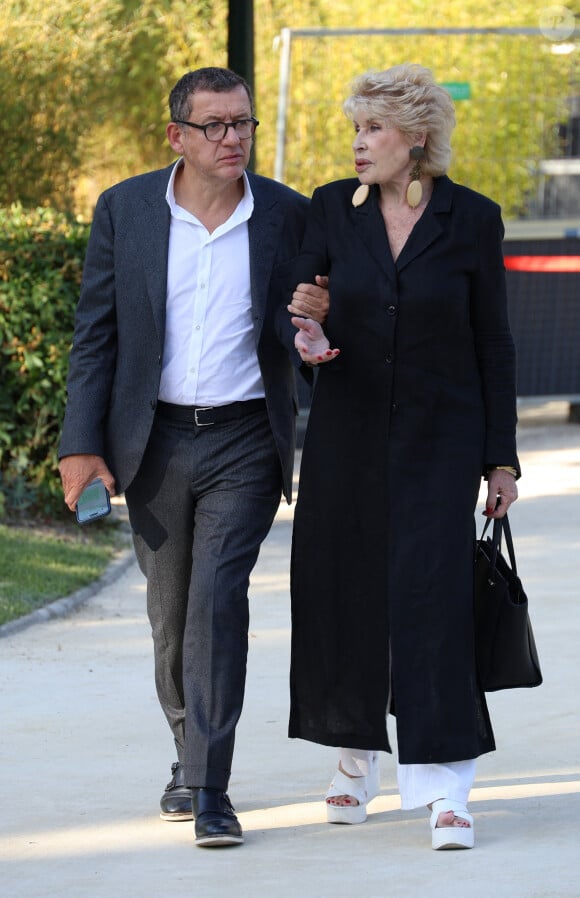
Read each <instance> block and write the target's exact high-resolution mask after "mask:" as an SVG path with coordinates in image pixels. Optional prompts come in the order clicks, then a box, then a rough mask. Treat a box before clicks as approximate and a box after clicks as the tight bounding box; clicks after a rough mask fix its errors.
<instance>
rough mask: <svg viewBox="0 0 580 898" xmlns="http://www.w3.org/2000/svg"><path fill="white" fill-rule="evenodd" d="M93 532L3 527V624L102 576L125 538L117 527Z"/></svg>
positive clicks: (0, 571)
mask: <svg viewBox="0 0 580 898" xmlns="http://www.w3.org/2000/svg"><path fill="white" fill-rule="evenodd" d="M90 527H91V528H92V529H91V530H90V531H89V529H88V527H86V528H84V529H82V530H81V529H80V528H78V527H77V528H75V529H74V530H73V529H72V528H70V527H30V526H7V525H5V524H0V625H1V624H5V623H7V622H8V621H11V620H15V619H16V618H19V617H23V616H24V615H26V614H30V612H31V611H34V610H35V609H36V608H41V607H42V606H43V605H47V604H49V603H50V602H53V601H55V600H56V599H60V598H63V597H64V596H68V595H70V594H71V593H73V592H76V590H77V589H80V588H81V587H83V586H87V585H88V584H89V583H91V582H92V581H93V580H96V579H97V578H98V577H100V576H101V574H102V573H103V572H104V571H105V569H106V567H107V565H108V563H109V561H110V560H111V558H112V557H113V555H114V554H115V551H116V549H117V548H118V547H119V546H120V545H121V544H122V537H121V534H120V533H119V532H118V529H117V527H116V526H115V525H111V524H108V523H107V524H104V525H101V526H99V524H98V523H97V522H95V524H91V525H90Z"/></svg>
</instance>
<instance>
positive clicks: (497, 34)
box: [275, 14, 580, 219]
mask: <svg viewBox="0 0 580 898" xmlns="http://www.w3.org/2000/svg"><path fill="white" fill-rule="evenodd" d="M570 17H571V18H570V19H569V20H566V21H564V22H560V23H554V22H552V23H550V22H546V23H544V25H543V27H541V28H408V29H392V28H380V29H359V28H352V29H346V28H344V29H323V28H303V29H284V30H283V31H282V32H281V34H280V36H279V48H280V82H279V100H278V121H277V149H276V164H275V177H276V178H277V179H279V180H281V181H284V182H285V183H286V184H289V185H290V186H292V187H295V188H296V189H298V190H301V191H302V192H303V193H306V194H310V193H311V192H312V188H313V186H316V185H317V184H321V183H324V182H326V181H330V180H333V179H335V178H343V177H351V176H353V174H354V171H353V166H352V150H351V142H352V137H353V132H352V126H351V124H350V122H348V120H347V119H346V118H345V116H344V114H343V113H342V101H343V100H344V98H345V97H346V96H347V95H348V92H349V85H350V82H351V81H352V79H353V78H354V77H355V76H356V75H358V74H360V73H362V72H363V71H366V70H368V69H385V68H389V67H390V66H391V65H395V64H398V63H401V62H418V63H421V64H422V65H426V66H428V67H429V68H431V69H432V71H433V73H434V75H435V77H436V78H437V80H438V82H439V83H441V84H444V85H445V86H447V88H448V90H449V92H450V93H451V95H452V97H454V99H455V108H456V117H457V127H456V129H455V132H454V136H453V141H452V143H453V150H454V154H453V162H452V166H451V169H450V176H451V177H452V178H454V179H455V180H457V181H459V182H461V183H463V184H466V185H468V186H470V187H472V188H473V189H475V190H480V191H481V192H483V193H486V194H487V195H489V196H491V197H492V198H493V199H495V200H496V201H497V202H499V203H500V204H501V206H502V208H503V212H504V217H505V218H507V219H521V218H537V217H541V216H554V217H556V216H562V215H574V214H576V215H577V214H578V200H579V198H580V161H578V160H580V133H579V132H580V127H579V125H580V74H579V70H578V48H579V45H580V39H579V34H578V30H577V29H576V28H575V20H574V17H573V16H572V15H571V14H570Z"/></svg>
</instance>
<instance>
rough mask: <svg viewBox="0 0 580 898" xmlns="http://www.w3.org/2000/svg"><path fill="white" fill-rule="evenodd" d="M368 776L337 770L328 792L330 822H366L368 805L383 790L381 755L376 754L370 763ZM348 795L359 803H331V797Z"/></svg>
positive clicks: (327, 810)
mask: <svg viewBox="0 0 580 898" xmlns="http://www.w3.org/2000/svg"><path fill="white" fill-rule="evenodd" d="M369 767H370V769H369V774H368V776H353V777H351V776H347V775H346V773H343V772H342V770H337V771H336V773H335V775H334V779H333V780H332V782H331V784H330V786H329V789H328V792H327V793H326V816H327V820H328V822H329V823H351V824H352V823H364V822H365V820H366V819H367V805H368V804H369V803H370V802H371V801H372V800H373V798H376V797H377V795H378V794H379V792H380V791H381V786H380V770H379V757H378V755H375V756H374V758H373V759H372V761H371V762H370V764H369ZM341 795H348V796H349V797H350V798H355V799H356V800H357V801H358V804H349V805H336V804H329V803H328V799H329V798H338V797H339V796H341Z"/></svg>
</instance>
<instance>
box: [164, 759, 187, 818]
mask: <svg viewBox="0 0 580 898" xmlns="http://www.w3.org/2000/svg"><path fill="white" fill-rule="evenodd" d="M171 773H172V774H173V776H172V777H171V779H170V781H169V782H168V783H167V785H166V786H165V792H164V793H163V795H162V796H161V802H160V805H161V813H160V815H159V816H160V817H161V819H162V820H193V810H192V807H191V789H190V788H189V787H188V786H186V785H185V773H184V770H183V766H182V765H181V764H180V763H179V762H178V761H176V762H175V764H172V765H171Z"/></svg>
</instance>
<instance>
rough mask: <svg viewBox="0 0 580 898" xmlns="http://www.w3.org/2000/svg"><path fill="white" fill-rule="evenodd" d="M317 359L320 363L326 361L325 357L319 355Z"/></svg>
mask: <svg viewBox="0 0 580 898" xmlns="http://www.w3.org/2000/svg"><path fill="white" fill-rule="evenodd" d="M316 358H317V359H318V361H319V362H322V361H324V356H321V355H317V356H316Z"/></svg>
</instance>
